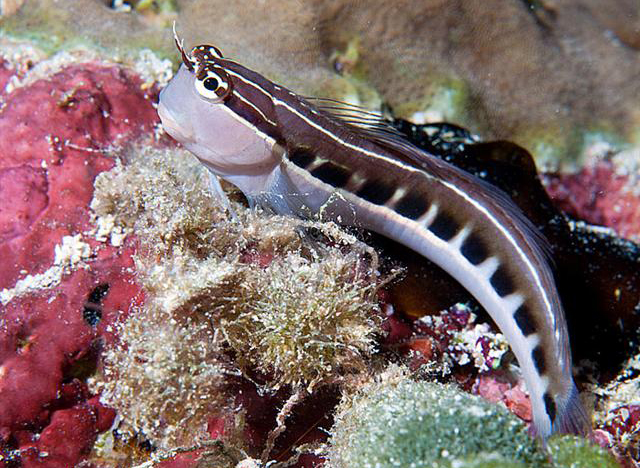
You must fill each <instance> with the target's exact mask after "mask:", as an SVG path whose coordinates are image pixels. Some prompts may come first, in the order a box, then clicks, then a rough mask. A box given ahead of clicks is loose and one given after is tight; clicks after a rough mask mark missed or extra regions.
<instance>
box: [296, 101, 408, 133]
mask: <svg viewBox="0 0 640 468" xmlns="http://www.w3.org/2000/svg"><path fill="white" fill-rule="evenodd" d="M304 99H305V100H306V101H308V102H309V103H310V104H313V106H314V107H315V108H316V109H318V110H319V111H321V112H322V113H324V114H325V115H327V116H329V117H331V118H334V119H336V120H339V121H340V122H341V123H342V124H344V125H346V126H348V127H350V128H352V129H353V130H354V131H355V132H356V133H359V134H362V135H363V136H365V137H366V138H368V139H371V140H378V139H379V138H380V139H386V138H390V137H391V138H393V137H397V138H398V139H399V140H403V139H404V135H403V134H402V133H401V132H399V131H398V129H397V128H395V127H394V126H393V125H392V124H391V122H390V121H389V120H387V119H385V118H384V117H383V116H382V115H380V114H378V113H376V112H373V111H371V110H369V109H366V108H364V107H360V106H357V105H355V104H349V103H348V102H342V101H338V100H335V99H329V98H308V97H307V98H304Z"/></svg>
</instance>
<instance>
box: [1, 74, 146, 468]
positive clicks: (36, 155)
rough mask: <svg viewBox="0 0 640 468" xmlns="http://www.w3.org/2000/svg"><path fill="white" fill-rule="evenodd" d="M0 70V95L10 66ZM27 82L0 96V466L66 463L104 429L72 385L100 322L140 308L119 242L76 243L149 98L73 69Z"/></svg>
mask: <svg viewBox="0 0 640 468" xmlns="http://www.w3.org/2000/svg"><path fill="white" fill-rule="evenodd" d="M0 65H1V66H0V68H1V69H0V84H2V85H3V87H4V85H5V84H6V83H7V82H8V80H9V79H10V78H11V69H10V67H8V66H7V65H6V63H2V64H0ZM21 78H22V77H21ZM39 78H40V79H36V80H34V79H30V80H24V81H23V82H22V84H21V83H20V82H19V81H18V85H17V86H15V87H14V88H13V89H12V90H11V91H9V92H6V93H5V94H4V95H2V96H1V100H2V108H1V109H2V110H1V111H0V135H1V138H0V155H1V158H0V199H2V203H1V204H0V258H2V266H1V267H0V300H1V302H0V460H3V461H5V462H7V463H10V464H11V463H15V464H17V465H20V464H21V466H24V467H30V466H47V467H58V466H59V467H68V466H74V465H75V464H77V463H78V462H80V461H81V460H82V459H83V458H84V457H86V456H87V455H88V454H89V452H90V450H91V448H92V446H93V443H94V441H95V438H96V437H97V435H98V433H99V432H102V431H105V430H106V429H108V428H109V427H110V425H111V424H112V421H113V417H114V413H113V411H112V410H110V409H108V408H105V407H104V406H102V405H101V404H100V403H99V401H98V398H97V397H95V396H93V395H91V394H90V393H89V391H88V390H87V388H86V385H85V383H84V382H83V380H84V379H85V378H86V377H87V376H88V375H90V373H91V372H92V369H93V367H94V366H95V362H96V356H97V354H98V353H99V350H100V348H101V346H102V343H104V342H105V341H106V342H109V341H111V340H112V339H113V337H112V336H111V333H112V332H111V327H110V324H112V323H113V322H114V321H115V320H116V319H118V318H119V317H120V316H121V315H122V314H126V313H127V312H128V311H129V309H130V307H131V304H135V303H137V302H138V303H139V302H140V301H142V294H141V291H140V288H139V287H138V286H137V285H136V284H135V282H134V281H133V261H132V258H131V255H132V252H133V245H132V244H131V242H125V243H124V245H122V246H120V247H113V246H111V245H105V244H101V243H100V242H97V241H95V240H93V239H91V238H90V237H89V236H87V235H86V234H87V233H88V232H89V231H90V230H91V228H92V226H91V222H90V213H89V207H88V205H89V203H90V201H91V199H92V195H93V181H94V179H95V177H96V176H97V175H98V174H99V173H100V172H102V171H105V170H108V169H110V168H112V167H113V165H114V158H113V152H114V151H117V149H118V148H119V147H121V146H123V145H125V144H127V143H128V142H130V141H132V140H133V139H135V138H138V137H140V136H141V135H143V134H150V133H151V132H152V131H153V128H154V125H155V124H156V119H157V117H156V113H155V109H154V108H153V106H152V101H153V99H155V96H154V94H153V93H152V91H153V90H152V89H149V90H145V89H144V88H145V87H144V86H143V83H142V81H141V80H140V79H139V78H138V77H137V76H135V75H134V74H132V73H130V72H129V71H127V70H126V69H125V68H123V67H119V66H114V65H111V64H100V63H85V64H73V65H70V66H68V67H66V68H63V69H61V70H59V71H57V72H55V73H53V74H51V75H49V76H42V77H39ZM109 153H111V154H109ZM82 236H85V237H82ZM70 239H71V240H72V241H71V242H69V240H70ZM74 241H75V242H76V243H77V245H76V247H73V242H74ZM65 246H66V247H65ZM65 248H70V249H72V250H71V254H70V255H67V256H65V255H64V252H65ZM73 248H79V249H80V250H79V252H76V251H73ZM74 265H75V266H76V267H77V266H78V265H79V266H82V268H75V269H74V268H73V267H74ZM74 270H75V271H74ZM56 272H57V273H56ZM56 274H57V276H56ZM36 279H37V281H36ZM30 281H31V283H30ZM29 284H31V286H28V285H29Z"/></svg>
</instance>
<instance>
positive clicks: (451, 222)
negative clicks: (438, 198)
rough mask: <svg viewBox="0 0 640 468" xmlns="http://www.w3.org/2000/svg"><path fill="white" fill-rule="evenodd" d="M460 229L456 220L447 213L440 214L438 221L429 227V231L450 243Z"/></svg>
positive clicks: (435, 220) (437, 217)
mask: <svg viewBox="0 0 640 468" xmlns="http://www.w3.org/2000/svg"><path fill="white" fill-rule="evenodd" d="M459 229H460V226H459V225H458V223H457V222H456V220H455V219H453V218H452V217H451V216H449V215H448V214H446V213H438V215H437V216H436V219H434V220H433V222H432V223H431V225H430V226H429V231H431V232H433V233H434V234H435V235H436V236H438V237H439V238H440V239H442V240H444V241H448V240H449V239H451V238H452V237H453V236H455V235H456V233H457V232H458V230H459Z"/></svg>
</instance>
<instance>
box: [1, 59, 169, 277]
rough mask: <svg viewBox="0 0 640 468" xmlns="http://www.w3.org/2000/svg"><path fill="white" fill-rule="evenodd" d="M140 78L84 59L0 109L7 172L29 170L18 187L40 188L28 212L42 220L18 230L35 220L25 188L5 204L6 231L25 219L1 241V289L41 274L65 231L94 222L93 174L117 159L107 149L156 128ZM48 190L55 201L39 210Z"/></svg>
mask: <svg viewBox="0 0 640 468" xmlns="http://www.w3.org/2000/svg"><path fill="white" fill-rule="evenodd" d="M141 85H142V82H141V81H140V80H139V79H138V78H137V77H135V76H134V75H132V74H131V73H129V72H127V71H126V70H125V69H123V68H120V67H116V66H104V65H99V64H84V65H73V66H70V67H68V68H66V69H64V70H62V71H60V72H58V73H56V74H54V75H53V76H50V77H47V78H45V79H40V80H37V81H35V82H34V83H32V84H30V85H27V86H24V87H19V88H17V89H16V90H14V91H13V92H12V93H10V94H9V95H8V96H7V97H6V100H5V107H4V108H3V109H2V112H1V113H0V135H2V138H1V139H0V154H2V159H1V160H0V171H2V174H7V171H14V173H16V171H18V172H20V171H22V173H23V174H24V175H22V178H23V179H24V180H23V181H19V180H15V179H14V180H12V183H13V184H14V190H22V189H23V188H25V187H24V186H25V184H26V185H27V186H28V188H29V189H30V190H32V191H33V192H34V194H37V195H38V196H37V197H35V198H34V200H33V204H34V205H35V207H32V208H30V209H29V210H28V211H27V212H28V214H29V215H32V216H35V217H37V218H38V222H36V223H34V224H33V225H31V228H30V229H28V232H22V233H21V232H19V231H18V229H19V228H20V227H26V224H27V223H29V222H30V223H33V222H34V219H31V218H29V217H28V216H27V215H26V214H25V213H24V209H25V206H24V205H25V204H26V202H25V201H24V198H25V197H26V194H18V195H12V196H11V197H10V199H11V200H23V201H22V203H17V204H8V203H7V204H3V206H4V208H3V213H2V220H3V221H4V222H3V225H2V226H3V233H2V234H3V235H4V236H6V235H7V234H6V233H5V232H4V231H5V229H7V227H6V225H5V223H6V221H5V220H9V219H14V220H15V219H16V218H19V219H20V220H19V221H14V222H13V224H14V226H12V227H11V229H12V231H11V232H14V233H15V235H17V237H16V238H14V239H11V240H8V239H7V240H8V241H5V242H2V243H0V257H1V258H3V260H4V262H5V263H4V264H5V265H7V266H9V268H3V269H1V270H0V288H7V287H11V286H12V285H13V284H14V283H15V282H16V281H17V280H18V279H19V277H20V276H21V273H20V271H21V270H26V271H28V272H29V273H30V274H37V273H42V272H43V271H44V270H46V269H47V268H48V267H49V263H50V262H51V259H52V257H53V251H54V246H55V245H56V244H59V243H60V240H61V239H62V237H63V236H65V235H70V234H72V233H77V232H82V231H86V230H88V229H89V228H90V226H89V213H88V209H87V207H88V204H89V202H90V201H91V197H92V195H93V180H94V179H95V177H96V175H97V174H99V173H100V172H102V171H104V170H108V169H110V168H111V167H112V166H113V158H111V157H109V156H108V155H107V154H105V153H106V151H107V150H109V149H115V147H117V146H118V145H119V144H121V143H125V142H126V141H128V140H131V139H132V138H135V137H137V136H139V135H141V134H142V133H147V132H151V130H152V128H153V125H154V124H155V123H156V122H157V116H156V112H155V109H154V108H153V106H152V105H151V96H150V93H147V92H145V91H144V90H143V89H142V86H141ZM43 170H44V172H43ZM29 171H31V175H30V176H27V175H26V173H28V172H29ZM9 174H11V173H10V172H9ZM16 174H17V173H16ZM3 180H5V182H6V181H7V180H8V179H3ZM45 188H46V193H43V190H45ZM8 191H11V187H7V188H4V184H3V189H2V192H3V194H5V195H8ZM42 195H45V196H47V197H48V198H49V200H48V203H47V206H46V207H44V208H42V209H40V211H37V207H38V206H41V205H42V203H43V201H44V199H43V196H42ZM5 200H6V199H5ZM29 201H31V200H29ZM22 218H24V219H22ZM20 234H22V235H20Z"/></svg>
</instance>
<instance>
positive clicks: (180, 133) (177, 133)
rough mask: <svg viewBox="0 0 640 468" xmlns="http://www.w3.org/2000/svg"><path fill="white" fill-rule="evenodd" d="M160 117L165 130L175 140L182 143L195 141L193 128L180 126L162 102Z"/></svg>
mask: <svg viewBox="0 0 640 468" xmlns="http://www.w3.org/2000/svg"><path fill="white" fill-rule="evenodd" d="M158 116H159V117H160V122H162V127H163V128H164V130H165V131H166V132H167V133H168V134H169V135H171V136H172V137H173V138H174V139H175V140H178V141H179V142H181V143H184V142H187V141H193V129H192V128H191V126H190V125H188V126H185V125H180V124H179V123H178V122H177V120H176V119H175V118H174V117H173V115H172V113H171V111H170V110H169V109H168V108H167V106H165V105H164V104H163V103H162V101H160V102H159V103H158Z"/></svg>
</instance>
